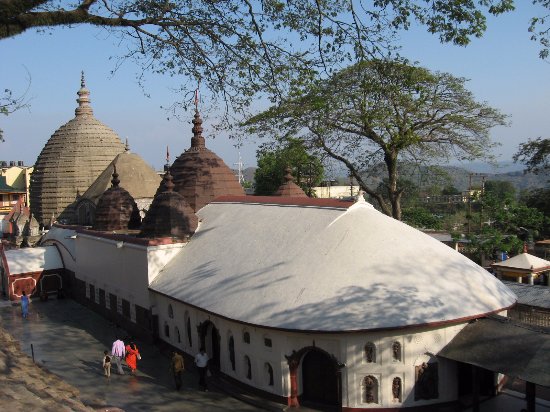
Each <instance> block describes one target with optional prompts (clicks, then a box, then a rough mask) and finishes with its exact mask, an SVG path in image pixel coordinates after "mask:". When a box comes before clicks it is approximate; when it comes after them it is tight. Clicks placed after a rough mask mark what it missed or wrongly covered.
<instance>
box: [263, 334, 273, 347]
mask: <svg viewBox="0 0 550 412" xmlns="http://www.w3.org/2000/svg"><path fill="white" fill-rule="evenodd" d="M264 345H265V347H266V348H272V347H273V341H272V340H271V338H270V337H269V336H264Z"/></svg>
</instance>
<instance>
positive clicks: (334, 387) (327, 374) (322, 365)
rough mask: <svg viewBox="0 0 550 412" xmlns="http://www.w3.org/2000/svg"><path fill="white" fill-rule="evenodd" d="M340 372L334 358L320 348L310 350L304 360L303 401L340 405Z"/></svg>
mask: <svg viewBox="0 0 550 412" xmlns="http://www.w3.org/2000/svg"><path fill="white" fill-rule="evenodd" d="M339 392H340V391H339V374H338V367H337V364H336V362H335V361H334V359H333V358H332V357H331V356H330V355H329V354H328V353H326V352H324V351H320V350H310V351H308V352H307V353H306V354H305V355H304V358H303V360H302V403H306V404H307V403H310V404H315V405H327V406H338V405H340V395H339Z"/></svg>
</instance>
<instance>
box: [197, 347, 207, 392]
mask: <svg viewBox="0 0 550 412" xmlns="http://www.w3.org/2000/svg"><path fill="white" fill-rule="evenodd" d="M209 359H210V358H209V357H208V355H207V354H206V350H205V349H204V348H201V350H200V352H199V353H197V354H196V355H195V365H196V366H197V368H198V369H199V386H200V387H201V388H202V390H203V391H204V392H208V387H207V386H206V371H207V369H208V360H209Z"/></svg>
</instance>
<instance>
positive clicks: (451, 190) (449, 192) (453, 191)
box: [441, 185, 461, 196]
mask: <svg viewBox="0 0 550 412" xmlns="http://www.w3.org/2000/svg"><path fill="white" fill-rule="evenodd" d="M460 193H461V192H460V190H458V189H457V188H456V187H454V186H453V185H447V186H445V187H444V188H443V189H441V194H442V195H444V196H454V195H459V194H460Z"/></svg>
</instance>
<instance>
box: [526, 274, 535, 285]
mask: <svg viewBox="0 0 550 412" xmlns="http://www.w3.org/2000/svg"><path fill="white" fill-rule="evenodd" d="M533 278H534V276H533V273H529V274H528V275H527V280H528V282H527V283H529V284H530V285H533V284H534V282H533Z"/></svg>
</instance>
